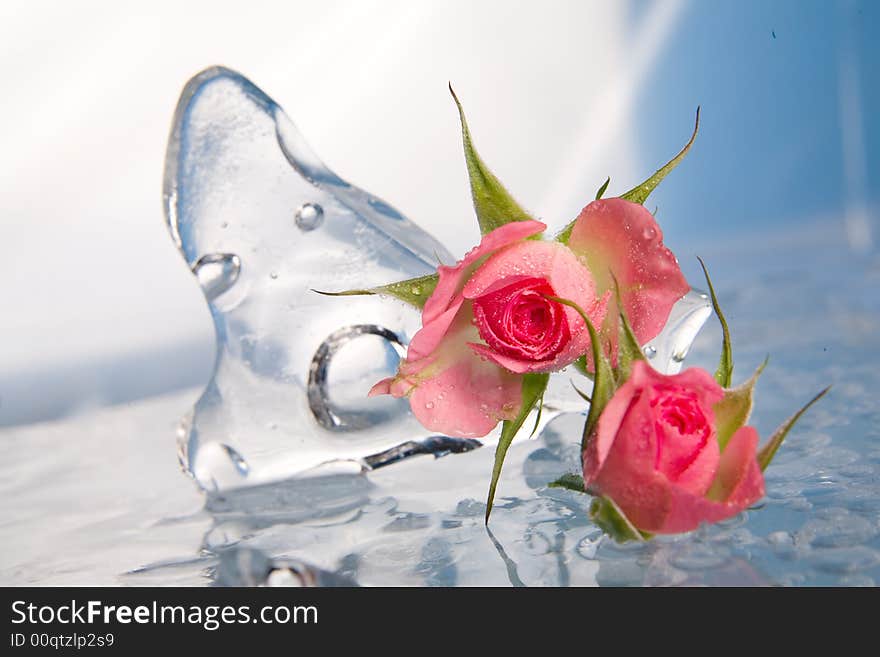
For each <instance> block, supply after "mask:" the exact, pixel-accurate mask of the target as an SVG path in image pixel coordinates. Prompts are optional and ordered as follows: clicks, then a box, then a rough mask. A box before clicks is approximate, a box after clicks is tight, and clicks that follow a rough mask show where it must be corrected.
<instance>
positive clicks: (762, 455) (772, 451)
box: [758, 386, 831, 471]
mask: <svg viewBox="0 0 880 657" xmlns="http://www.w3.org/2000/svg"><path fill="white" fill-rule="evenodd" d="M829 390H831V386H828V387H827V388H825V389H824V390H823V391H822V392H820V393H819V394H818V395H816V396H815V397H813V398H812V399H811V400H810V401H808V402H807V403H806V404H804V406H803V408H801V410H799V411H798V412H797V413H795V414H794V415H792V416H791V417H790V418H788V419H787V420H786V421H785V422H783V423H782V424H781V425H780V427H779V428H778V429H777V430H776V431H775V432H774V433H773V435H772V436H770V440H768V441H767V444H766V445H764V446H763V447H762V448H761V449H760V450H758V465H759V466H761V470H762V471H763V470H766V469H767V466H768V465H770V461H772V460H773V457H774V456H776V451H777V450H778V449H779V447H780V446H781V445H782V441H783V440H785V436H786V435H787V434H788V432H789V431H791V428H792V427H793V426H794V424H795V422H797V421H798V420H799V419H800V418H801V415H803V414H804V413H806V412H807V409H808V408H810V406H812V405H813V404H815V403H816V402H817V401H819V400H820V399H822V397H824V396H825V393H827V392H828V391H829Z"/></svg>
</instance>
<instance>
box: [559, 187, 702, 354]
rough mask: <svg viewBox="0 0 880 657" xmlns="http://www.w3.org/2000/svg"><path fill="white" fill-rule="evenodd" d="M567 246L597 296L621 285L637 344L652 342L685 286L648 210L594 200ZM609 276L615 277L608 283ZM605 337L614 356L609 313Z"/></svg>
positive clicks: (614, 323) (613, 329)
mask: <svg viewBox="0 0 880 657" xmlns="http://www.w3.org/2000/svg"><path fill="white" fill-rule="evenodd" d="M568 246H569V247H570V248H571V249H572V250H573V251H574V252H575V253H576V254H578V255H579V256H581V257H582V258H584V259H585V260H586V262H587V265H588V266H589V268H590V271H591V272H592V273H593V277H594V278H595V280H596V286H597V291H598V294H602V293H603V292H605V291H607V290H613V288H614V278H616V279H617V282H618V285H619V286H620V300H621V303H622V305H623V310H624V312H625V313H626V317H627V319H628V320H629V323H630V324H631V325H632V327H633V332H634V333H635V336H636V338H637V339H638V341H639V344H645V343H647V342H649V341H650V340H652V339H654V338H655V337H657V335H658V334H659V333H660V331H661V330H662V329H663V327H664V326H665V324H666V321H667V320H668V319H669V311H670V310H672V306H673V304H674V303H675V302H676V301H678V300H679V299H680V298H681V297H683V296H684V295H685V294H686V293H687V292H688V290H690V286H689V285H688V283H687V281H686V280H685V278H684V275H683V274H682V273H681V269H680V268H679V266H678V261H677V260H676V258H675V256H674V255H673V254H672V252H671V251H670V250H669V249H668V248H666V247H665V246H664V245H663V233H662V232H661V231H660V227H659V226H658V225H657V222H656V221H655V220H654V215H652V214H651V213H650V212H648V210H646V209H645V208H644V207H643V206H642V205H639V204H638V203H631V202H630V201H625V200H623V199H621V198H609V199H602V200H598V201H593V202H592V203H590V204H589V205H588V206H587V207H585V208H584V209H583V210H581V213H580V214H579V215H578V217H577V219H576V220H575V224H574V227H573V229H572V231H571V236H570V238H569V241H568ZM612 273H613V275H614V278H612ZM608 320H609V321H608V324H606V327H605V330H604V333H605V335H606V336H607V338H608V340H609V341H610V343H611V345H612V354H611V356H612V360H614V359H615V355H616V344H617V310H616V305H615V304H614V300H613V299H612V305H611V306H609V310H608Z"/></svg>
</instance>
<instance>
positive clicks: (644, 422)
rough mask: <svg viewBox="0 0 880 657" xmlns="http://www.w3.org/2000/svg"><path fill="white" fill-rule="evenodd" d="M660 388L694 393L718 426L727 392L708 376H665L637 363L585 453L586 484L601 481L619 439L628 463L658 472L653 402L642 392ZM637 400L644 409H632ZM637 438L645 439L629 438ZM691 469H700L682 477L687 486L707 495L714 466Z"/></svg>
mask: <svg viewBox="0 0 880 657" xmlns="http://www.w3.org/2000/svg"><path fill="white" fill-rule="evenodd" d="M656 386H673V387H681V388H683V389H686V390H689V391H692V392H693V393H694V394H695V395H696V396H697V400H698V402H699V403H700V405H701V406H702V408H703V410H704V413H706V416H707V417H706V420H707V422H708V423H709V424H710V425H712V426H714V416H713V415H712V405H713V404H715V403H716V402H717V401H719V400H720V399H721V398H722V397H723V395H724V390H723V389H722V388H721V386H719V385H718V383H716V381H715V380H714V379H713V378H712V377H711V376H710V375H709V373H708V372H706V371H705V370H701V369H699V368H688V369H686V370H685V371H683V372H680V373H679V374H674V375H665V374H661V373H660V372H658V371H657V370H655V369H654V368H652V367H651V366H650V365H648V363H647V362H645V361H643V360H639V361H636V362H635V363H633V367H632V372H631V374H630V377H629V379H627V380H626V381H625V382H624V383H623V385H622V386H620V388H618V389H617V392H615V393H614V396H613V397H612V398H611V400H610V401H609V402H608V404H607V405H606V406H605V409H604V411H603V412H602V415H601V416H600V417H599V423H598V425H597V429H596V433H595V435H594V436H593V438H592V439H591V440H590V441H589V444H588V446H587V450H586V452H585V453H584V480H585V481H586V482H587V483H588V484H589V483H590V482H591V481H593V480H595V479H596V477H598V475H599V472H600V471H601V470H602V468H603V467H604V466H605V460H606V459H607V458H608V454H609V451H610V450H611V447H612V445H614V444H615V442H616V438H617V437H618V436H624V440H622V441H621V446H620V447H619V449H621V450H623V451H624V456H623V461H624V463H629V464H630V465H633V467H636V466H637V467H639V468H644V470H643V471H644V472H650V471H651V470H653V469H654V465H655V462H654V459H655V457H656V454H657V444H656V436H655V428H654V426H653V422H654V415H653V411H652V409H651V408H650V400H649V399H648V398H647V397H646V398H645V399H641V394H642V391H644V390H648V389H652V388H654V387H656ZM637 400H640V403H641V404H642V406H640V407H638V408H631V406H633V404H634V403H635V402H636V401H637ZM623 422H626V423H627V424H626V426H622V423H623ZM633 435H636V436H642V438H641V439H640V440H631V439H629V438H627V437H628V436H633ZM624 443H625V444H624ZM631 443H632V444H631ZM637 449H638V450H640V451H639V455H638V458H637V454H636V453H635V452H634V450H637ZM715 455H716V456H715V459H714V460H715V463H717V451H715ZM704 458H708V457H704ZM636 459H637V460H636ZM690 467H691V468H694V467H696V468H697V469H695V470H694V471H693V472H692V473H688V472H687V471H685V473H683V474H682V475H681V476H683V477H684V483H685V485H687V484H689V483H690V484H693V485H695V486H697V488H700V487H701V486H704V487H703V491H705V490H706V488H707V487H708V483H704V482H703V481H702V479H705V470H706V469H707V468H713V469H714V464H712V463H710V462H708V461H702V460H700V461H699V462H697V461H695V462H694V464H692V465H691V466H690ZM700 473H702V474H700ZM709 481H711V479H710V480H709ZM695 490H696V489H695Z"/></svg>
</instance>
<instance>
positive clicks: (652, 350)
mask: <svg viewBox="0 0 880 657" xmlns="http://www.w3.org/2000/svg"><path fill="white" fill-rule="evenodd" d="M642 351H643V352H644V354H645V357H647V358H653V357H654V356H656V355H657V349H656V347H654V346H653V345H650V344H647V345H645V346H644V347H643V348H642Z"/></svg>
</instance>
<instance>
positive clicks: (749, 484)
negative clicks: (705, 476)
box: [644, 427, 764, 534]
mask: <svg viewBox="0 0 880 657" xmlns="http://www.w3.org/2000/svg"><path fill="white" fill-rule="evenodd" d="M757 446H758V434H757V432H756V431H755V430H754V428H752V427H742V428H741V429H740V430H739V431H737V432H736V433H735V434H734V435H733V437H732V438H731V439H730V442H728V443H727V447H726V448H725V449H724V453H723V454H722V455H721V463H720V464H719V467H718V475H717V476H718V479H716V484H714V485H713V486H712V489H711V490H710V492H709V497H703V496H700V495H694V494H692V493H691V492H689V491H687V490H684V489H683V488H681V487H679V486H672V487H670V488H669V504H668V512H667V514H666V517H665V518H663V519H662V522H659V523H658V522H656V519H652V524H651V526H650V527H649V526H647V525H646V526H645V527H644V529H645V531H650V532H654V533H658V534H677V533H680V532H688V531H691V530H694V529H696V528H697V527H699V526H700V524H702V523H704V522H705V523H713V522H718V521H720V520H724V519H726V518H730V517H732V516H735V515H736V514H737V513H739V512H741V511H743V510H744V509H746V508H747V507H749V506H751V505H752V504H754V503H755V502H757V501H758V500H760V499H761V498H762V497H764V476H763V474H762V473H761V468H760V467H758V462H757V459H756V458H755V451H756V449H757Z"/></svg>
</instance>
